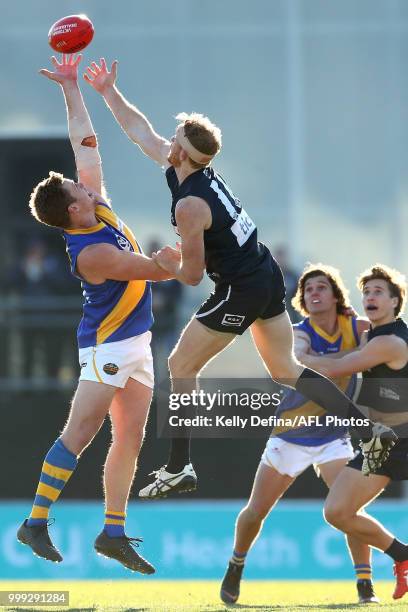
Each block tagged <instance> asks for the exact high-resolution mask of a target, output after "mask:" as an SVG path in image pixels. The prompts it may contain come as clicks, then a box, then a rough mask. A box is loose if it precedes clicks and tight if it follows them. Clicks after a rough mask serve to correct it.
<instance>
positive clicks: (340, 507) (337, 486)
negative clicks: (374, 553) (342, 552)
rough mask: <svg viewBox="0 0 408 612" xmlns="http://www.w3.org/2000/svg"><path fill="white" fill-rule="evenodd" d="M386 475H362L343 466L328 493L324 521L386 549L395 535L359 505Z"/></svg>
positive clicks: (381, 484) (375, 493)
mask: <svg viewBox="0 0 408 612" xmlns="http://www.w3.org/2000/svg"><path fill="white" fill-rule="evenodd" d="M389 482H390V479H389V478H388V477H387V476H377V475H376V474H370V476H368V477H367V476H363V474H362V473H361V472H360V471H359V470H355V469H353V468H349V467H346V468H344V470H342V471H341V473H340V474H339V475H338V477H337V478H336V480H335V482H334V483H333V486H332V488H331V489H330V492H329V495H328V497H327V500H326V503H325V507H324V515H325V518H326V521H327V522H328V523H330V524H331V525H333V527H337V529H340V530H341V531H343V532H344V533H347V534H349V535H352V536H354V537H355V538H357V539H359V540H360V541H361V542H364V543H366V544H369V545H370V546H375V548H378V549H379V550H382V551H384V550H387V548H389V547H390V545H391V544H392V542H393V540H394V536H393V535H392V534H391V533H390V532H389V531H387V530H386V529H385V527H383V526H382V525H381V523H379V522H378V521H377V520H375V519H374V518H373V517H372V516H369V515H368V514H366V513H365V512H364V511H362V509H363V508H364V507H365V506H366V505H368V504H369V503H370V502H371V501H373V500H374V499H375V498H376V497H377V496H378V495H379V494H380V493H381V492H382V491H383V490H384V488H385V487H386V486H387V485H388V483H389Z"/></svg>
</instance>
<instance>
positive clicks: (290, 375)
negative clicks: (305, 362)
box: [271, 360, 299, 380]
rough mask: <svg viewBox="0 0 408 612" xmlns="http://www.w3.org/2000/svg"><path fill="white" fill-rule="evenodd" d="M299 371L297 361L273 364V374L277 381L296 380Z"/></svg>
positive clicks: (283, 361) (280, 361)
mask: <svg viewBox="0 0 408 612" xmlns="http://www.w3.org/2000/svg"><path fill="white" fill-rule="evenodd" d="M298 369H299V368H298V367H297V365H296V363H295V361H291V360H279V361H276V362H272V364H271V374H272V376H273V378H275V379H282V378H286V379H288V380H292V379H293V380H296V379H297V378H298V377H299V371H298Z"/></svg>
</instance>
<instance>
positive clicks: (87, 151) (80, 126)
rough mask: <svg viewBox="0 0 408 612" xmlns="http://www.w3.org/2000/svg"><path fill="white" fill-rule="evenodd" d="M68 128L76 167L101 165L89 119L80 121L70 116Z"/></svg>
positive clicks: (96, 142) (83, 167)
mask: <svg viewBox="0 0 408 612" xmlns="http://www.w3.org/2000/svg"><path fill="white" fill-rule="evenodd" d="M68 130H69V138H70V141H71V145H72V148H73V150H74V155H75V160H76V166H77V169H78V170H81V169H85V168H89V167H90V166H97V165H101V157H100V155H99V151H98V141H97V139H96V134H95V132H94V129H93V127H92V123H91V121H90V119H89V118H87V119H85V120H82V121H80V120H78V119H77V118H76V117H71V118H70V119H69V122H68Z"/></svg>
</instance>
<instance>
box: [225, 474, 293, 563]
mask: <svg viewBox="0 0 408 612" xmlns="http://www.w3.org/2000/svg"><path fill="white" fill-rule="evenodd" d="M295 480H296V479H295V478H293V477H292V476H288V475H287V474H280V473H279V472H278V471H277V470H275V468H272V467H269V466H268V465H265V464H264V463H260V464H259V466H258V470H257V472H256V476H255V480H254V484H253V488H252V493H251V497H250V498H249V501H248V504H247V505H246V506H245V508H243V509H242V510H241V512H240V513H239V515H238V519H237V522H236V527H235V539H234V551H235V552H237V553H239V554H244V553H246V552H248V550H249V549H250V548H251V546H252V544H253V543H254V541H255V540H256V538H257V537H258V535H259V533H260V531H261V528H262V525H263V522H264V520H265V518H266V517H267V516H268V514H269V512H270V511H271V509H272V508H273V507H274V506H275V504H276V503H277V502H278V500H279V499H280V498H281V497H282V495H283V494H284V493H285V491H286V490H287V489H288V488H289V487H290V485H291V484H292V483H293V482H294V481H295Z"/></svg>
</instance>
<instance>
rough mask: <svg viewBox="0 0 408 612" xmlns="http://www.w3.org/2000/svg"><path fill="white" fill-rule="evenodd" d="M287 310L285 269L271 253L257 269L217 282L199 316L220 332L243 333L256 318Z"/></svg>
mask: <svg viewBox="0 0 408 612" xmlns="http://www.w3.org/2000/svg"><path fill="white" fill-rule="evenodd" d="M283 312H285V283H284V280H283V275H282V271H281V269H280V267H279V265H278V264H277V262H276V261H275V260H274V259H273V257H272V256H271V255H270V254H268V256H267V258H266V260H265V261H264V262H262V264H261V265H260V266H259V268H257V269H256V270H255V271H254V272H251V273H250V274H247V275H245V276H240V277H238V278H235V279H234V280H232V281H231V282H227V281H220V282H218V283H216V285H215V290H214V291H213V293H211V295H210V296H209V298H208V299H207V300H206V301H205V302H204V303H203V304H202V305H201V306H200V308H199V310H198V311H197V312H196V315H195V317H196V319H197V320H198V321H200V323H202V324H203V325H205V326H206V327H209V328H210V329H214V330H216V331H220V332H226V333H230V334H231V333H232V334H238V335H241V334H243V333H244V331H245V330H246V329H248V327H249V326H250V325H252V323H253V322H254V321H255V320H256V319H270V318H271V317H276V316H277V315H280V314H282V313H283Z"/></svg>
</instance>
